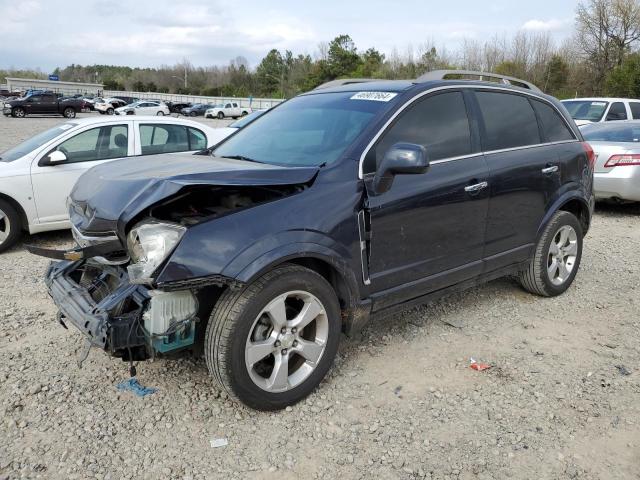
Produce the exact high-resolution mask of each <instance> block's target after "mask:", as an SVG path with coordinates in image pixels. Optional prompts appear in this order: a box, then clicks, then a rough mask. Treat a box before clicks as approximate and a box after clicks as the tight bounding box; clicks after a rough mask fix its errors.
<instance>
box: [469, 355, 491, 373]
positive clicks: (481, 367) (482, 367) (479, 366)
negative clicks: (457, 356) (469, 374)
mask: <svg viewBox="0 0 640 480" xmlns="http://www.w3.org/2000/svg"><path fill="white" fill-rule="evenodd" d="M469 360H470V362H471V364H470V365H469V366H470V367H471V368H472V369H473V370H477V371H478V372H482V371H484V370H489V369H490V368H491V365H489V364H488V363H478V362H476V361H475V360H474V359H473V358H470V359H469Z"/></svg>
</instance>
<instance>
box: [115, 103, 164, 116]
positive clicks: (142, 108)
mask: <svg viewBox="0 0 640 480" xmlns="http://www.w3.org/2000/svg"><path fill="white" fill-rule="evenodd" d="M115 114H116V115H159V116H162V115H170V114H171V112H170V111H169V107H167V106H166V105H165V104H164V103H157V102H150V101H148V100H138V101H137V102H135V103H131V104H129V105H125V106H124V107H118V108H116V109H115Z"/></svg>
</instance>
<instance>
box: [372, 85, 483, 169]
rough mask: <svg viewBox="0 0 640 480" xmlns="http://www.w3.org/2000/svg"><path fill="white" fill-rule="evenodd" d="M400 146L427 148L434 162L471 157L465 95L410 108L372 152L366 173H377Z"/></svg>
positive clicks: (447, 96) (437, 98)
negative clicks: (397, 146)
mask: <svg viewBox="0 0 640 480" xmlns="http://www.w3.org/2000/svg"><path fill="white" fill-rule="evenodd" d="M399 142H404V143H414V144H417V145H422V146H424V147H425V148H426V149H427V153H428V155H429V160H431V161H433V160H441V159H444V158H451V157H459V156H463V155H468V154H470V153H471V152H472V147H471V129H470V127H469V118H468V116H467V109H466V106H465V103H464V97H463V95H462V92H447V93H440V94H436V95H433V96H429V97H427V98H425V99H423V100H418V101H417V102H415V103H414V104H413V105H411V106H410V107H408V108H407V109H406V110H405V111H404V112H402V113H401V114H400V116H399V117H398V118H397V119H396V121H395V122H394V123H393V124H392V125H391V127H390V128H389V129H388V130H387V131H386V132H385V133H384V134H383V135H382V137H381V138H380V139H379V140H378V142H377V143H376V145H375V146H374V147H373V148H372V149H371V150H369V153H368V154H367V156H366V158H365V161H364V164H363V172H364V173H365V174H366V173H373V172H375V171H376V168H377V166H378V165H380V163H381V162H382V159H383V157H384V155H385V153H386V152H387V151H388V150H389V149H390V148H391V147H392V146H393V145H394V144H396V143H399Z"/></svg>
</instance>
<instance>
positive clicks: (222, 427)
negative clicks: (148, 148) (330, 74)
mask: <svg viewBox="0 0 640 480" xmlns="http://www.w3.org/2000/svg"><path fill="white" fill-rule="evenodd" d="M61 121H62V120H61V119H50V118H27V119H25V120H17V119H5V118H2V119H0V150H2V149H4V148H6V147H9V146H11V145H13V144H15V143H16V142H18V141H19V140H21V139H23V138H26V137H28V136H30V135H32V134H34V133H36V132H38V131H40V130H42V129H44V128H47V127H49V126H51V125H53V124H55V123H57V122H61ZM216 122H217V121H211V122H210V123H216ZM30 241H32V242H36V243H38V244H41V245H56V246H62V245H67V244H70V241H71V237H70V235H69V233H68V232H58V233H48V234H40V235H37V236H34V237H32V238H31V239H30ZM639 246H640V206H638V205H631V206H598V208H597V212H596V216H595V218H594V222H593V227H592V229H591V231H590V233H589V236H588V237H587V239H586V241H585V249H584V256H583V260H582V265H581V270H580V273H579V275H578V277H577V279H576V282H575V283H574V285H573V286H572V287H571V289H570V290H569V291H568V292H567V293H566V294H565V295H563V296H561V297H559V298H553V299H542V298H537V297H534V296H531V295H529V294H527V293H525V292H524V291H522V290H521V289H520V288H519V286H518V285H517V283H516V282H515V281H513V280H511V279H503V280H498V281H495V282H492V283H490V284H488V285H486V286H483V287H480V288H476V289H473V290H470V291H468V292H466V293H463V294H458V295H454V296H452V297H449V298H447V299H445V300H442V301H439V302H436V303H433V304H430V305H428V306H424V307H419V308H416V309H413V310H409V311H407V312H404V313H402V314H398V315H395V316H393V317H388V318H385V319H375V320H374V321H373V322H372V323H371V324H370V325H369V326H368V327H367V329H366V330H365V332H364V337H363V339H361V340H359V341H354V340H347V339H344V341H343V342H342V344H341V348H340V351H339V354H338V358H337V361H336V365H335V368H334V369H333V370H332V372H331V373H330V375H329V376H328V377H327V379H326V380H325V381H324V382H323V383H322V385H321V386H320V388H318V389H317V391H316V392H315V393H314V394H313V395H311V396H310V397H309V398H308V399H307V400H306V401H304V402H302V403H300V404H298V405H296V406H294V407H292V408H288V409H287V410H286V411H282V412H280V413H259V412H255V411H251V410H248V409H246V408H244V407H242V406H240V405H237V404H235V403H232V402H230V401H229V400H228V399H227V398H226V396H225V394H224V393H223V392H221V391H220V390H219V389H218V388H217V387H215V386H214V384H213V382H212V380H211V379H210V378H209V376H208V374H207V371H206V367H205V364H204V361H203V360H201V359H181V360H160V361H156V362H153V363H151V362H149V363H144V364H141V365H139V368H138V378H139V379H140V382H141V383H142V384H143V385H145V386H151V387H156V388H158V391H157V392H156V393H155V394H153V395H149V396H147V397H144V398H138V397H134V396H132V395H131V394H129V393H120V392H118V391H117V389H116V384H117V383H118V382H120V381H122V380H125V379H127V377H128V374H127V365H126V364H124V363H122V362H120V361H119V360H116V359H110V358H108V357H107V356H106V355H105V354H103V353H102V352H100V351H92V353H91V355H90V356H89V358H88V360H87V361H86V362H85V364H84V365H83V367H82V369H78V367H77V366H76V357H77V353H78V351H79V349H80V347H81V345H82V342H81V336H80V334H79V333H78V332H75V331H67V330H64V329H63V328H62V327H60V326H59V325H57V324H56V322H55V308H54V306H53V303H52V302H51V301H50V300H49V298H48V296H47V294H46V293H45V288H44V284H43V282H42V274H43V271H44V268H45V265H46V264H47V260H45V259H42V258H38V257H34V256H31V255H29V254H28V253H27V252H26V251H25V250H24V249H23V248H22V246H18V247H16V248H14V249H13V250H11V251H9V252H7V253H5V254H3V255H0V276H1V278H0V280H1V282H0V385H1V388H0V478H12V479H13V478H54V479H60V478H65V479H66V478H68V479H73V478H82V479H84V478H96V479H121V478H136V479H138V478H144V479H147V478H148V479H157V478H183V479H201V478H202V479H204V478H238V479H270V478H274V479H275V478H277V479H278V480H283V479H284V480H286V479H294V478H327V479H334V478H338V477H340V478H343V479H352V478H353V479H365V478H366V479H369V478H384V479H422V478H427V479H443V480H444V479H456V480H463V479H465V480H466V479H495V478H500V479H501V478H515V479H565V478H571V479H573V478H579V479H632V478H634V479H637V478H640V432H639V427H640V416H639V413H640V407H639V404H638V398H639V394H640V383H639V379H640V363H639V361H638V358H640V337H639V335H638V330H639V327H640V317H639V315H638V314H639V313H640V297H639V296H638V288H639V287H640V274H639V272H640V249H639V248H638V247H639ZM470 357H474V358H476V359H478V360H479V361H484V362H487V363H490V364H491V365H493V368H491V369H490V370H487V371H484V372H477V371H474V370H472V369H470V368H469V358H470ZM218 438H225V439H227V440H228V445H227V446H222V447H219V448H212V447H211V445H210V441H211V440H212V439H218Z"/></svg>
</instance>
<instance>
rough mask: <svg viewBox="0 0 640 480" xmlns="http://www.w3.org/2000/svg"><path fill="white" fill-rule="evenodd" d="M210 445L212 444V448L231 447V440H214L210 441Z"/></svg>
mask: <svg viewBox="0 0 640 480" xmlns="http://www.w3.org/2000/svg"><path fill="white" fill-rule="evenodd" d="M209 443H210V444H211V448H220V447H226V446H227V445H229V440H227V439H226V438H212V439H211V440H209Z"/></svg>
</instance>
